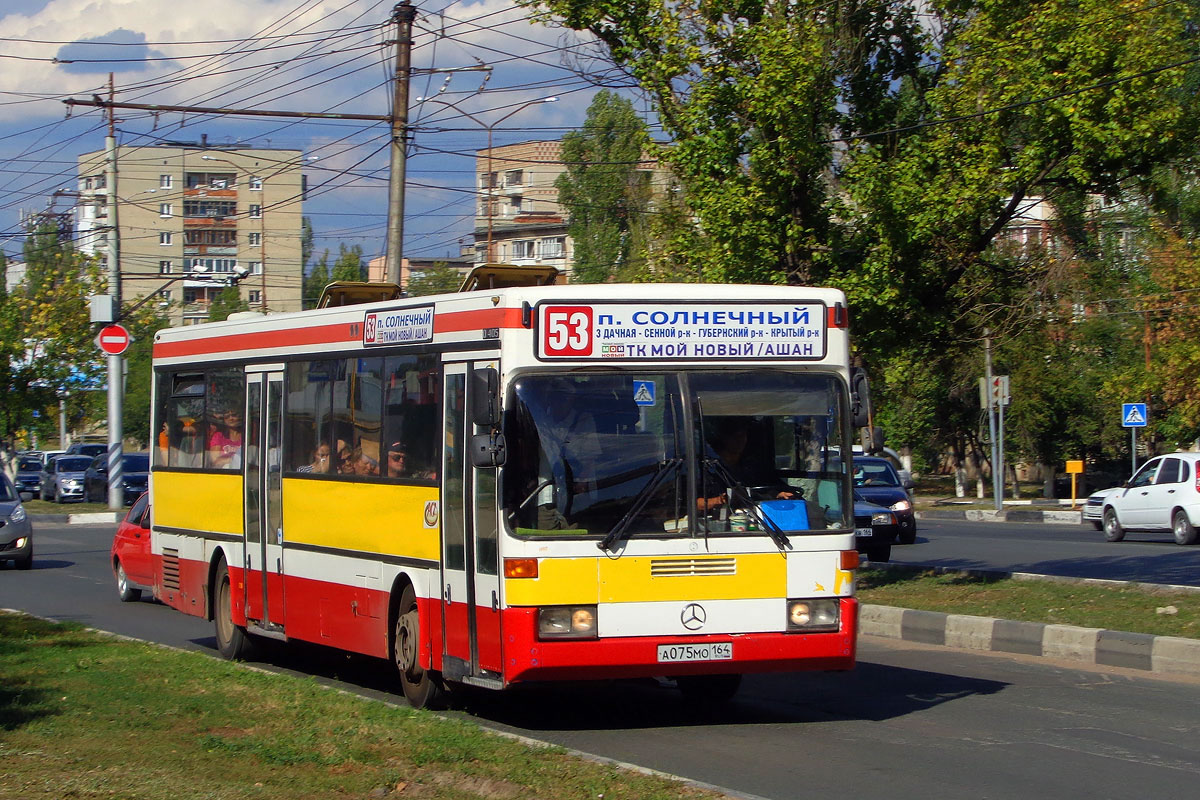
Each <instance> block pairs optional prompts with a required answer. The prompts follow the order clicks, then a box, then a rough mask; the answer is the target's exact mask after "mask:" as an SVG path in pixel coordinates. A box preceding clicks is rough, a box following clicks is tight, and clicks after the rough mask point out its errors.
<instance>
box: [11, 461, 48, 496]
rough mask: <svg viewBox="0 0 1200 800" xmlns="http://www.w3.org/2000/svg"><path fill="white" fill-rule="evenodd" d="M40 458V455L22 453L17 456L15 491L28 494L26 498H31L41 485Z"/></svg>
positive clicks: (39, 489)
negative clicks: (22, 454)
mask: <svg viewBox="0 0 1200 800" xmlns="http://www.w3.org/2000/svg"><path fill="white" fill-rule="evenodd" d="M41 474H42V458H41V456H33V455H24V456H19V457H18V458H17V479H16V481H14V483H15V484H16V489H17V492H19V493H20V494H21V495H22V496H24V495H29V497H28V498H25V499H27V500H31V499H33V496H34V495H35V494H37V493H38V492H39V491H41V485H42V478H41Z"/></svg>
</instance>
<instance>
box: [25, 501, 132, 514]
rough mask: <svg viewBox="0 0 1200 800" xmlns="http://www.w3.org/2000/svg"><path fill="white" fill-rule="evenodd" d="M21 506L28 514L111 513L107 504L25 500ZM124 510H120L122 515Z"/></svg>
mask: <svg viewBox="0 0 1200 800" xmlns="http://www.w3.org/2000/svg"><path fill="white" fill-rule="evenodd" d="M21 505H23V506H25V511H26V512H27V513H29V514H94V513H101V512H106V511H111V510H112V509H110V508H109V507H108V503H79V502H70V503H55V502H53V501H51V500H38V499H36V498H35V499H33V500H25V501H24V502H23V503H22V504H21ZM127 509H128V507H126V509H124V510H122V512H121V513H122V514H123V513H124V512H125V510H127Z"/></svg>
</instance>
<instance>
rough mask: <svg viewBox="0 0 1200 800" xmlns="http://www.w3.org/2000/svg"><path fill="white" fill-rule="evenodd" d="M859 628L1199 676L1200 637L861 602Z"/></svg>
mask: <svg viewBox="0 0 1200 800" xmlns="http://www.w3.org/2000/svg"><path fill="white" fill-rule="evenodd" d="M859 631H860V632H861V633H864V634H867V635H869V636H883V637H886V638H889V639H902V640H904V641H908V642H920V643H922V644H934V645H942V646H945V647H956V648H959V649H961V650H984V651H988V652H992V653H1019V654H1022V655H1030V656H1042V657H1046V658H1057V659H1062V660H1065V661H1079V662H1081V663H1084V664H1094V665H1099V666H1109V667H1126V668H1128V669H1140V670H1145V671H1147V672H1155V673H1165V674H1173V675H1188V676H1191V677H1200V639H1184V638H1181V637H1177V636H1151V635H1150V634H1146V633H1126V632H1124V631H1110V630H1103V629H1100V628H1079V627H1076V626H1074V625H1048V624H1043V623H1040V622H1015V621H1013V620H1007V619H994V618H991V617H972V616H967V615H964V614H943V613H941V612H939V611H916V610H914V609H911V608H895V607H893V606H875V605H863V606H862V608H861V611H860V614H859Z"/></svg>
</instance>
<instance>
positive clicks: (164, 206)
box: [158, 203, 172, 217]
mask: <svg viewBox="0 0 1200 800" xmlns="http://www.w3.org/2000/svg"><path fill="white" fill-rule="evenodd" d="M171 213H172V209H171V204H170V203H159V204H158V215H159V216H160V217H169V216H171Z"/></svg>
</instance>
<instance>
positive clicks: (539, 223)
mask: <svg viewBox="0 0 1200 800" xmlns="http://www.w3.org/2000/svg"><path fill="white" fill-rule="evenodd" d="M561 147H562V143H561V142H557V141H552V142H521V143H518V144H510V145H505V146H503V147H493V148H491V150H490V151H489V150H487V149H483V150H478V151H476V153H475V170H476V172H477V174H478V182H477V183H476V186H477V187H478V189H479V202H478V205H477V208H476V217H475V261H476V263H479V264H483V263H489V262H490V263H496V262H502V263H508V264H522V265H532V264H544V265H547V266H553V267H557V268H558V269H559V271H560V272H563V273H566V274H567V275H569V274H570V272H571V240H570V237H569V236H567V219H566V214H565V212H564V210H563V208H562V207H561V206H560V205H559V204H558V189H556V188H555V187H554V181H555V179H557V178H558V176H559V175H561V174H563V173H564V172H566V171H567V168H566V166H565V165H564V164H563V163H562V160H561V155H560V153H561Z"/></svg>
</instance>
